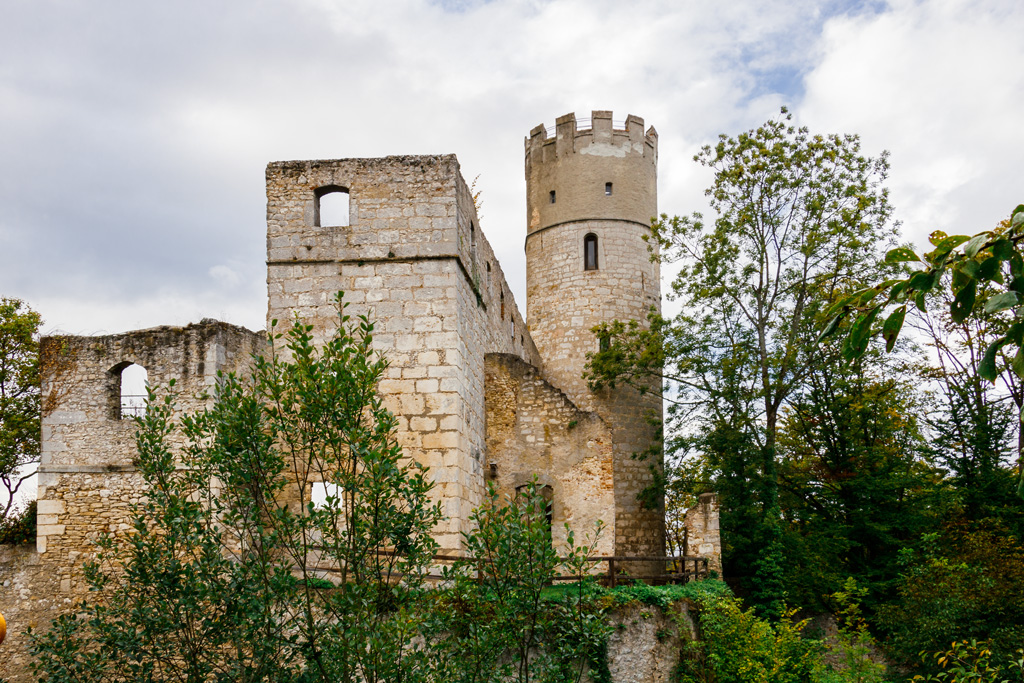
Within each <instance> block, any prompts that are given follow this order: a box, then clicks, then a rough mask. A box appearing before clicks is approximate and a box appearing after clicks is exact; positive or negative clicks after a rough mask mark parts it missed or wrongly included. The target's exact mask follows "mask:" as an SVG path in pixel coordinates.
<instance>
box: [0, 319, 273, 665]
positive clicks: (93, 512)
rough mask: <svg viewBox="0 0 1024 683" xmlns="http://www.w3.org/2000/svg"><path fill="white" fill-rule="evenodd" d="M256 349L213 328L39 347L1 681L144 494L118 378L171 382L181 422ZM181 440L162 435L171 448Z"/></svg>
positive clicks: (4, 569) (69, 599) (5, 570)
mask: <svg viewBox="0 0 1024 683" xmlns="http://www.w3.org/2000/svg"><path fill="white" fill-rule="evenodd" d="M265 346H266V337H265V335H264V334H263V333H262V332H250V331H249V330H246V329H244V328H240V327H235V326H234V325H229V324H227V323H221V322H217V321H213V320H204V321H202V322H200V323H197V324H193V325H189V326H187V327H157V328H153V329H149V330H140V331H137V332H128V333H125V334H115V335H109V336H104V337H71V336H62V337H46V338H44V339H43V340H42V347H41V348H42V351H41V365H42V367H43V368H44V371H45V372H44V377H43V386H42V389H43V398H42V404H43V414H42V442H41V451H42V453H41V460H40V464H39V470H38V471H39V483H38V501H39V507H38V513H37V514H38V517H37V523H38V532H37V536H36V547H35V548H34V549H33V550H30V549H27V548H10V547H4V548H3V549H2V550H0V584H2V585H3V589H2V590H0V612H2V613H3V614H4V615H5V617H6V618H7V622H8V639H7V640H6V641H5V642H4V644H3V645H2V646H0V671H2V672H3V673H4V675H7V677H8V678H9V679H10V680H16V677H15V676H14V675H13V672H17V671H23V669H22V668H21V667H23V665H24V663H25V661H26V659H27V653H26V650H25V648H26V646H27V641H26V639H25V634H24V632H25V629H26V628H28V627H30V626H31V627H35V626H45V625H46V624H48V623H49V621H50V620H51V619H52V618H54V617H55V616H57V615H58V614H59V613H60V612H61V611H65V610H69V609H71V608H72V607H73V606H74V604H75V603H76V602H78V601H79V600H80V599H81V598H82V597H84V595H85V592H86V589H87V587H86V585H85V582H84V577H83V574H82V564H83V563H84V562H85V561H86V560H87V559H90V558H91V557H93V556H94V554H95V541H96V540H97V539H98V538H99V537H100V536H101V535H102V534H105V533H112V534H115V535H116V534H120V533H124V532H125V531H127V530H128V529H129V525H128V522H129V508H130V506H131V505H132V504H133V503H137V502H139V501H140V500H142V497H143V495H144V488H143V485H142V477H141V475H140V474H139V473H138V472H137V471H136V466H135V454H136V449H135V433H136V431H137V429H138V427H137V425H136V423H135V421H134V420H132V419H130V418H128V417H127V416H124V418H125V419H122V415H121V410H120V407H121V372H122V371H123V370H124V369H125V368H126V367H127V366H128V365H130V364H132V363H136V364H138V365H141V366H143V367H144V368H146V370H147V373H148V380H149V384H150V386H151V387H154V388H155V389H157V390H158V391H161V392H165V391H167V389H168V386H169V383H170V380H171V379H174V380H175V387H174V391H175V392H176V393H177V394H178V398H177V408H176V412H175V415H181V414H182V413H183V412H192V411H195V410H197V409H199V408H202V407H204V406H205V405H207V404H208V402H209V401H211V400H212V396H213V395H214V394H215V392H216V382H217V372H218V371H223V372H237V373H242V372H245V371H246V370H247V368H248V367H249V362H250V359H251V357H252V354H253V353H259V352H261V351H262V350H263V349H264V348H265ZM181 438H182V437H181V434H180V433H176V434H174V435H172V436H171V442H172V445H173V444H177V445H180V443H181ZM8 672H12V675H8Z"/></svg>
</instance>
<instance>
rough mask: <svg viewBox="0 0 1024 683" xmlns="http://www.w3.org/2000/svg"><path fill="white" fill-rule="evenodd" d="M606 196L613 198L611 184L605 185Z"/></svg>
mask: <svg viewBox="0 0 1024 683" xmlns="http://www.w3.org/2000/svg"><path fill="white" fill-rule="evenodd" d="M604 196H605V197H611V196H612V184H611V183H605V184H604Z"/></svg>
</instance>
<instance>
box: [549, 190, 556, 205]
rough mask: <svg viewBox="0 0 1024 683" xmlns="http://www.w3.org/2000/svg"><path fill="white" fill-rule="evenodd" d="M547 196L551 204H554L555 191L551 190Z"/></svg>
mask: <svg viewBox="0 0 1024 683" xmlns="http://www.w3.org/2000/svg"><path fill="white" fill-rule="evenodd" d="M549 196H550V197H551V203H552V204H554V203H555V191H554V190H551V194H550V195H549Z"/></svg>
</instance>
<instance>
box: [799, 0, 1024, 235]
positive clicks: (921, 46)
mask: <svg viewBox="0 0 1024 683" xmlns="http://www.w3.org/2000/svg"><path fill="white" fill-rule="evenodd" d="M1021 35H1024V5H1022V4H1021V3H1019V2H1005V1H995V0H974V1H970V2H968V1H967V0H934V1H932V2H913V1H911V0H894V1H893V2H892V3H891V4H890V6H889V8H888V9H887V11H885V12H883V13H881V14H877V15H872V16H862V17H836V18H833V19H832V20H830V21H829V22H828V23H827V24H826V26H825V31H824V34H823V36H822V40H821V43H820V46H819V49H820V51H821V52H820V54H821V59H820V62H819V64H818V65H817V67H816V68H815V69H814V70H813V71H812V72H811V73H810V74H809V75H808V77H807V80H806V88H807V93H806V98H805V99H804V101H803V102H802V104H801V105H800V107H799V113H800V116H801V119H802V120H803V121H805V122H807V123H808V124H810V125H811V126H812V128H814V129H817V130H823V129H824V130H830V131H844V132H858V133H860V134H861V137H862V139H863V141H864V143H865V147H866V148H867V149H868V150H869V151H870V152H872V153H877V152H878V151H880V150H881V149H888V150H890V151H891V153H892V157H891V163H892V175H891V182H890V187H891V188H892V198H893V202H894V204H895V206H896V210H897V215H898V216H899V217H900V218H902V219H903V221H904V233H905V235H906V236H908V237H910V238H912V239H914V240H915V241H916V242H917V243H918V244H924V243H925V240H926V236H927V234H928V233H930V232H931V231H933V230H936V229H941V230H944V231H946V232H950V233H952V232H957V233H974V232H980V231H981V230H986V229H989V228H991V227H992V226H993V225H994V224H995V223H996V222H997V221H998V220H1000V219H1001V218H1004V217H1006V216H1008V215H1009V212H1010V210H1012V209H1013V207H1014V206H1016V205H1017V204H1018V203H1019V202H1020V201H1022V200H1024V175H1022V174H1021V173H1020V170H1019V168H1018V167H1019V164H1018V162H1017V160H1018V159H1019V158H1021V156H1022V155H1024V134H1022V128H1021V117H1020V112H1021V111H1024V42H1022V41H1021V40H1020V36H1021Z"/></svg>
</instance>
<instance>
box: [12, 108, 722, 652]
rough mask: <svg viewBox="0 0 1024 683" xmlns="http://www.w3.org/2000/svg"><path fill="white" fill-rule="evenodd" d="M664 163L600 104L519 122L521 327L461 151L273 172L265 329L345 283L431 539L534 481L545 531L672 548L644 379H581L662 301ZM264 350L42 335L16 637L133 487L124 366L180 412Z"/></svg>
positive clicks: (236, 343)
mask: <svg viewBox="0 0 1024 683" xmlns="http://www.w3.org/2000/svg"><path fill="white" fill-rule="evenodd" d="M657 154H658V136H657V133H656V132H655V130H654V128H653V127H652V128H649V129H647V130H645V129H644V122H643V120H642V119H640V118H639V117H636V116H629V117H628V118H627V119H626V120H625V122H624V123H615V122H613V120H612V113H611V112H609V111H595V112H593V113H592V117H591V119H590V120H589V121H586V120H583V121H578V120H577V119H576V117H575V116H574V115H573V114H568V115H566V116H563V117H561V118H559V119H558V120H557V122H556V126H555V129H554V135H553V136H552V135H549V132H548V130H547V129H545V127H544V126H537V127H536V128H534V129H533V130H532V131H531V132H530V135H529V137H527V138H526V140H525V162H526V185H527V216H526V219H527V224H526V226H527V227H526V237H525V249H526V259H527V301H526V311H527V315H526V318H525V319H524V318H523V316H522V314H521V313H520V310H519V308H518V306H517V305H516V302H515V300H514V298H513V296H512V292H511V290H510V288H509V286H508V284H507V283H506V281H505V277H504V274H503V272H502V269H501V265H500V264H499V263H498V261H497V259H496V258H495V256H494V253H493V251H492V249H491V246H490V244H489V243H488V241H487V238H486V237H485V235H484V233H483V230H482V229H481V226H480V222H479V218H478V216H477V212H476V207H475V205H474V201H473V196H472V193H471V191H470V188H469V187H468V186H467V184H466V182H465V180H464V179H463V177H462V174H461V173H460V168H459V163H458V161H457V159H456V158H455V156H454V155H438V156H398V157H385V158H378V159H343V160H332V161H287V162H275V163H271V164H269V165H268V166H267V170H266V190H267V288H268V295H269V305H268V311H267V319H268V322H269V321H271V320H275V319H276V320H280V321H282V323H286V321H289V320H291V319H292V318H293V317H294V315H295V314H296V313H298V315H299V316H301V317H302V319H303V320H304V321H305V322H306V323H311V324H313V325H314V334H319V335H324V334H327V332H328V331H329V330H330V329H332V328H333V324H334V321H335V318H336V311H335V308H334V304H333V295H334V294H335V293H336V292H338V291H339V290H342V291H344V292H345V301H346V302H348V303H349V305H350V309H349V310H350V311H351V312H353V313H355V314H359V313H367V314H369V315H370V317H371V318H372V319H373V321H374V322H375V325H376V328H375V332H374V345H375V346H376V347H377V348H379V349H380V350H381V351H382V352H384V354H385V355H386V357H387V358H388V360H389V363H390V365H389V368H388V370H387V375H386V378H385V379H384V380H383V381H382V382H381V384H380V387H379V389H380V391H381V393H382V394H383V395H384V397H385V400H386V405H387V407H388V408H389V409H390V410H391V411H392V412H393V413H394V414H395V415H396V416H397V418H398V421H399V426H398V435H397V437H398V439H399V442H400V443H401V445H402V447H403V449H404V452H405V454H406V455H407V456H409V457H411V458H414V459H416V460H417V461H418V462H420V463H422V464H424V465H426V466H428V467H429V476H430V477H431V478H432V480H433V482H434V489H433V495H434V496H435V498H436V500H438V501H439V502H440V503H441V504H442V507H443V511H444V519H443V521H442V523H441V525H440V526H439V528H437V529H436V538H437V539H438V541H439V542H440V544H441V546H442V548H444V549H446V550H450V551H458V550H459V549H460V544H461V533H462V532H465V531H468V530H469V523H470V522H469V517H470V512H471V511H472V510H473V509H474V508H475V507H477V506H478V505H479V504H480V503H481V502H482V501H483V498H484V494H485V491H486V487H487V485H488V483H491V484H493V485H494V486H495V487H496V488H497V489H498V491H499V492H500V493H502V494H505V495H515V493H516V491H517V490H518V489H519V488H520V487H522V486H524V485H525V484H527V483H528V482H530V481H531V480H533V479H534V478H536V479H537V480H538V483H539V485H540V486H541V487H542V488H543V491H544V494H545V496H546V497H547V498H548V500H549V501H550V516H551V521H552V534H553V541H554V542H555V543H556V544H559V543H561V542H562V541H563V540H564V533H565V532H564V528H565V524H568V525H569V528H570V529H572V530H573V531H574V532H575V533H576V535H577V536H579V537H582V536H585V535H586V534H587V533H588V532H590V531H592V529H593V527H594V524H595V523H596V522H597V521H598V520H601V521H602V522H603V524H604V527H605V531H604V532H603V535H602V537H601V540H600V544H599V545H598V547H597V553H598V554H600V555H620V556H621V555H630V556H661V555H663V554H664V545H665V540H664V533H665V532H664V518H663V514H664V513H663V510H662V509H647V508H645V507H644V506H642V505H641V504H640V503H639V501H638V498H637V496H638V494H639V493H640V491H641V490H642V489H643V488H644V487H646V486H647V485H648V484H649V483H650V478H651V473H650V465H651V463H650V462H645V461H642V460H638V459H635V458H634V457H633V455H634V453H637V452H640V451H643V450H645V449H646V448H648V447H649V446H650V445H651V444H652V443H653V442H654V440H655V439H657V438H659V435H658V431H657V429H656V428H655V427H653V426H652V425H651V424H650V421H649V419H648V418H649V417H650V416H651V415H656V416H660V414H661V408H662V404H661V398H660V393H659V392H658V391H657V389H658V387H656V386H655V387H652V389H654V391H652V392H649V393H643V394H642V393H640V392H638V391H636V390H635V389H633V388H630V387H617V388H615V389H605V390H601V391H597V392H595V391H591V390H590V389H589V387H588V386H587V384H586V382H585V381H584V379H583V377H582V375H583V370H584V366H585V364H586V360H587V354H588V353H592V352H595V351H597V350H598V349H599V345H600V343H601V340H600V339H598V338H597V336H596V335H595V334H594V332H593V331H592V328H593V327H594V326H595V325H598V324H599V323H601V322H605V321H611V320H615V319H619V320H630V319H635V320H638V321H645V320H646V316H647V314H648V312H649V311H650V310H651V309H652V308H653V309H655V310H660V305H661V288H660V273H659V264H658V262H657V261H652V260H651V258H650V254H649V251H648V242H646V241H645V240H644V239H643V238H644V236H645V235H647V234H649V231H650V221H651V218H652V217H653V216H656V215H657V196H656V193H657V190H656V177H657ZM333 195H343V196H344V197H346V198H347V200H348V216H347V218H345V217H342V218H341V219H340V220H335V221H330V220H326V219H323V218H322V216H323V215H324V214H323V212H322V211H321V209H322V203H323V202H325V201H327V200H328V199H330V198H331V197H332V196H333ZM332 222H333V223H336V224H330V223H332ZM321 338H322V337H321ZM265 346H266V335H265V333H263V332H250V331H249V330H246V329H244V328H240V327H236V326H233V325H229V324H226V323H221V322H217V321H212V320H204V321H202V322H200V323H197V324H193V325H189V326H187V327H185V328H177V327H161V328H154V329H149V330H141V331H136V332H129V333H125V334H118V335H109V336H103V337H59V338H57V337H55V338H48V339H44V341H43V353H44V355H45V354H61V355H62V357H63V358H65V359H68V360H67V362H66V363H65V365H64V366H61V365H60V364H54V363H50V367H63V368H64V370H63V371H62V372H63V373H64V374H63V376H62V377H60V378H59V381H56V380H57V379H58V378H54V377H49V378H47V380H44V386H43V395H44V415H43V420H42V423H43V427H42V430H43V431H42V460H41V463H40V467H39V489H38V501H39V507H38V537H37V547H36V552H35V553H28V554H26V553H22V554H21V555H19V556H18V558H16V563H18V566H20V567H21V569H19V570H18V571H15V570H14V569H13V568H12V567H13V566H14V564H15V559H11V558H13V557H14V556H13V555H11V553H8V555H10V557H8V558H7V562H8V564H6V565H5V564H4V562H5V559H4V557H6V556H4V557H0V578H6V577H8V576H11V577H14V578H8V580H7V583H5V588H4V589H3V594H2V597H0V611H2V612H3V613H4V614H5V615H6V616H7V617H8V621H9V623H10V624H12V629H14V625H16V624H18V623H19V622H25V621H26V617H27V615H32V616H31V618H30V619H28V620H29V621H31V622H32V623H34V624H37V625H38V624H40V623H42V622H43V621H44V619H48V618H49V616H52V615H53V614H55V613H56V611H59V610H61V609H66V608H67V607H66V606H67V605H68V604H70V603H71V602H72V601H73V599H74V597H75V596H76V595H80V594H81V592H82V591H84V590H85V583H84V579H83V577H82V573H81V564H82V561H83V559H84V558H85V556H87V555H88V554H90V553H91V552H92V543H93V541H95V540H96V539H97V538H98V537H99V535H100V534H102V533H105V532H116V531H119V530H124V529H126V528H127V523H128V521H129V516H128V515H129V507H130V505H131V504H132V503H133V502H136V501H138V500H140V497H141V496H142V495H143V494H144V491H142V490H141V488H140V477H139V475H138V474H137V472H136V470H135V466H134V465H133V457H134V432H135V430H136V426H135V423H134V420H131V419H125V418H127V417H128V414H127V412H126V409H125V407H124V406H123V404H122V401H121V393H120V392H121V380H122V372H123V371H124V369H125V368H126V367H128V366H130V365H132V364H137V365H140V366H143V367H144V368H145V369H146V371H147V373H148V379H149V382H150V383H151V384H152V385H154V386H166V383H167V381H168V380H170V379H171V378H175V379H176V380H177V383H178V384H177V387H176V389H177V391H178V392H179V401H178V405H177V410H179V411H181V412H191V411H194V410H196V409H197V408H200V407H202V406H203V405H206V402H208V401H210V400H212V399H210V398H209V395H210V392H208V390H209V389H211V388H212V387H213V386H214V383H215V381H216V375H217V372H218V371H225V372H239V373H244V372H245V370H246V368H247V364H248V362H249V358H250V356H251V354H252V353H259V352H260V351H261V350H262V349H263V348H265ZM44 365H45V362H44ZM654 464H655V466H658V463H654ZM695 510H698V511H702V512H700V514H703V515H704V516H705V517H707V519H703V520H701V521H700V523H699V525H700V528H701V529H702V530H703V532H702V540H701V549H702V550H704V549H705V548H711V549H713V551H715V552H713V553H712V558H711V564H712V567H713V568H718V569H719V571H720V567H721V565H720V560H719V559H718V557H717V556H716V554H717V553H718V552H720V544H719V541H718V540H717V539H718V520H717V505H709V504H703V505H701V506H698V508H695ZM705 536H706V539H705ZM705 541H706V542H705ZM695 549H696V548H695ZM12 552H13V551H12ZM19 552H20V551H19ZM33 567H35V569H34V570H33V569H32V568H33ZM19 572H20V573H19ZM19 577H20V578H19ZM19 581H20V583H19ZM8 584H10V587H7V586H8ZM9 645H11V643H10V640H9V641H8V643H7V644H6V645H5V647H4V648H0V664H3V663H4V662H5V661H8V660H9V657H11V655H10V653H11V652H12V651H13V650H12V648H11V647H8V646H9Z"/></svg>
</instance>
